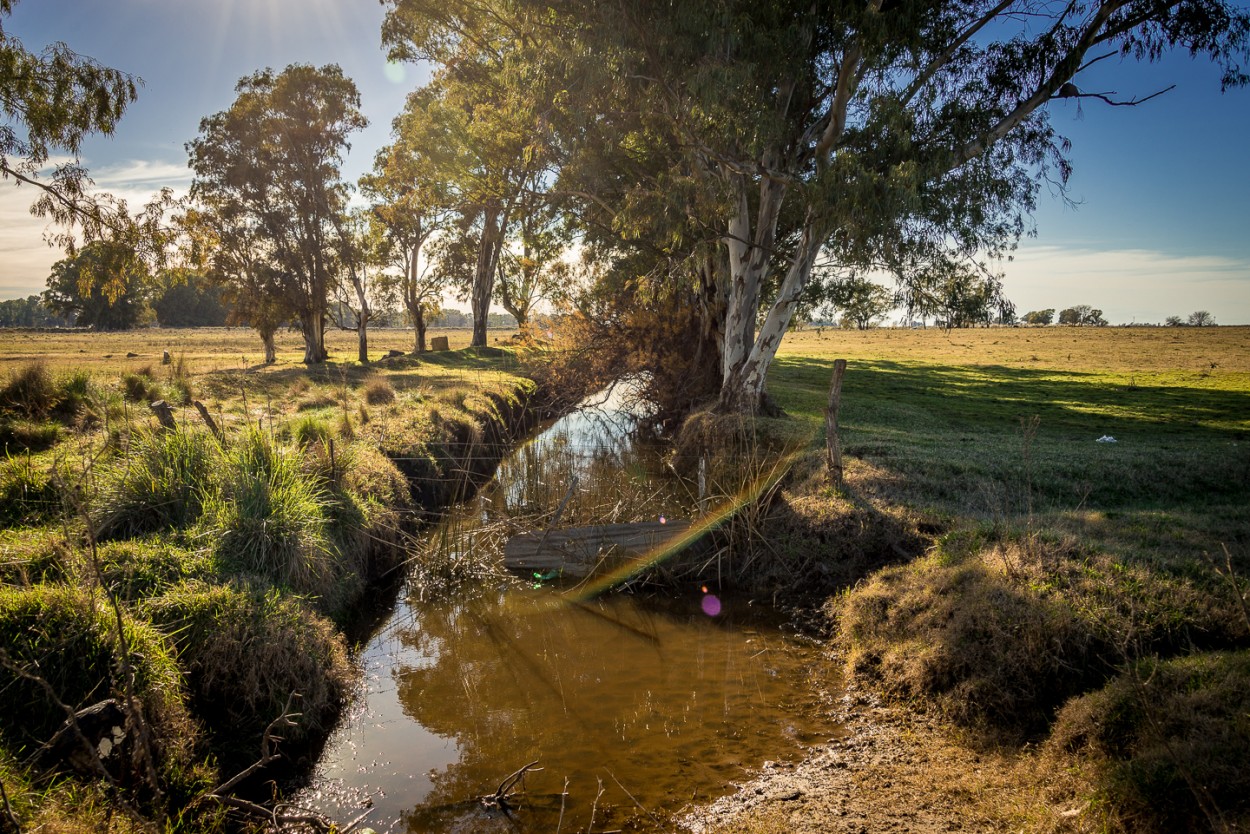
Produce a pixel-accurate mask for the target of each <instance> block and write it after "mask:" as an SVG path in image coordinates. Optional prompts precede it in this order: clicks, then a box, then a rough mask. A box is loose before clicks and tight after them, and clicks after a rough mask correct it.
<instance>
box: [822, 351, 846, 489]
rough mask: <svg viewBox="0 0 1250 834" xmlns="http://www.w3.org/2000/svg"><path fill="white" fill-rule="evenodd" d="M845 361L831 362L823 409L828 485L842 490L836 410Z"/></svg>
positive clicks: (839, 402) (840, 450) (838, 405)
mask: <svg viewBox="0 0 1250 834" xmlns="http://www.w3.org/2000/svg"><path fill="white" fill-rule="evenodd" d="M844 373H846V360H845V359H835V360H834V361H833V382H832V383H831V384H830V386H829V407H828V408H826V409H825V445H826V447H827V449H828V452H829V483H830V485H831V486H833V488H834V489H841V488H842V442H841V441H840V440H839V439H838V409H840V408H841V407H842V375H843V374H844Z"/></svg>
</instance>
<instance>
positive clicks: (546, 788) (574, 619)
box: [393, 591, 829, 832]
mask: <svg viewBox="0 0 1250 834" xmlns="http://www.w3.org/2000/svg"><path fill="white" fill-rule="evenodd" d="M683 608H684V609H685V610H684V611H665V612H660V611H657V610H655V609H648V608H647V607H645V606H643V605H641V604H639V603H637V602H636V601H634V600H632V599H629V598H609V599H603V600H596V601H592V602H589V603H575V602H569V601H566V600H564V599H563V598H561V597H559V596H557V595H554V594H551V593H550V592H544V591H529V592H517V591H510V592H508V593H507V594H500V595H497V596H496V595H490V596H480V597H477V598H475V599H471V600H463V601H460V602H458V603H454V604H444V605H434V606H431V607H430V608H428V609H427V610H425V611H423V612H422V616H421V623H420V628H419V630H414V631H412V632H411V633H409V634H406V635H403V636H402V637H401V639H403V640H405V641H411V643H410V646H411V647H412V648H414V649H418V650H419V651H420V653H421V654H422V655H425V656H436V657H437V660H435V661H434V662H433V663H431V664H429V665H422V666H415V667H409V666H403V665H401V666H398V667H396V668H395V670H394V673H393V674H394V678H395V681H396V684H397V694H398V699H399V702H400V703H401V704H402V706H403V709H404V712H405V713H406V714H407V715H409V716H410V717H411V718H412V719H413V720H414V721H415V722H416V723H418V724H420V725H421V726H423V727H425V728H427V729H429V730H430V731H432V732H434V733H437V734H438V735H442V736H446V737H449V738H454V739H455V741H456V745H457V748H458V751H459V755H460V758H459V760H458V761H457V762H455V763H453V764H451V765H449V766H447V767H445V768H444V769H442V770H440V771H438V772H436V773H434V774H431V781H432V788H431V790H430V792H429V793H428V794H427V795H426V796H425V797H424V800H423V802H422V804H421V805H420V806H418V807H416V808H414V809H412V810H411V811H409V812H408V813H406V814H405V818H406V821H407V825H408V830H409V831H413V832H417V831H450V830H458V827H459V826H469V827H470V828H472V829H473V830H485V829H483V826H488V816H487V815H486V814H485V812H484V811H483V810H481V809H480V808H478V807H474V806H473V805H471V804H466V803H465V802H464V800H466V799H468V798H471V797H474V796H477V795H481V794H484V793H490V792H491V791H493V790H494V788H495V786H496V785H497V783H498V782H499V781H501V780H502V779H503V778H504V777H505V776H506V775H507V774H509V773H511V772H512V771H514V770H516V769H517V768H519V767H521V766H522V765H523V764H525V763H526V762H529V761H533V760H535V759H538V760H539V762H540V764H541V766H542V767H543V768H544V769H543V770H542V771H540V772H531V773H530V774H528V775H527V776H526V789H527V790H526V799H525V801H524V802H523V804H522V808H521V810H520V811H519V812H518V814H517V815H516V817H517V822H519V823H520V824H521V826H522V828H523V829H524V830H532V831H554V830H555V823H556V820H557V819H558V817H559V813H560V804H561V796H560V794H561V793H562V791H563V789H564V785H565V780H566V779H567V780H568V791H569V794H568V797H567V798H566V800H565V803H566V807H565V822H566V824H568V825H569V828H568V829H567V830H570V831H575V830H577V829H578V828H582V829H584V828H585V827H586V825H587V823H588V822H589V817H590V811H591V808H592V804H593V803H594V800H595V797H596V794H597V791H598V785H599V784H600V782H601V783H602V785H603V787H604V793H603V796H602V797H601V798H600V799H599V802H598V808H597V816H596V820H597V823H598V824H604V825H607V826H608V827H609V828H613V827H618V826H619V825H621V824H624V823H625V822H627V821H630V822H632V823H634V824H635V825H638V824H643V825H642V827H644V828H645V827H646V826H645V823H646V822H647V821H648V820H649V815H648V814H647V813H645V812H644V811H643V810H641V809H640V807H639V806H641V808H644V809H646V810H647V811H650V812H653V813H654V814H655V815H656V816H657V817H659V816H662V815H663V814H664V813H665V812H668V811H672V810H674V809H675V808H677V807H678V806H680V805H681V804H682V803H683V802H687V801H689V800H690V799H691V798H692V797H693V796H702V797H705V798H706V797H708V796H711V795H716V794H718V793H720V792H723V791H724V790H725V789H726V787H727V785H729V783H731V782H732V781H733V780H735V779H739V778H741V777H742V776H743V774H744V773H745V768H749V767H752V766H759V764H761V763H762V762H763V761H764V760H765V759H769V758H778V757H779V756H783V755H785V754H787V753H789V752H793V750H794V749H795V747H796V745H799V744H802V743H803V742H806V741H810V740H812V739H813V738H816V737H821V736H820V735H819V734H821V733H825V734H827V733H828V732H829V728H828V727H822V726H821V725H820V724H819V722H818V718H817V715H818V713H819V710H818V709H817V708H816V705H814V704H812V703H805V702H803V701H802V697H803V696H798V695H796V694H795V693H796V692H801V691H803V687H798V686H796V683H798V682H800V681H801V680H802V676H804V675H807V674H823V673H824V672H825V671H827V670H818V668H817V667H818V666H819V665H820V662H819V660H818V659H817V658H816V657H814V656H813V654H812V652H811V651H810V650H809V649H805V648H803V647H800V646H798V645H796V644H793V643H789V642H787V641H784V640H782V639H781V638H780V637H779V636H776V635H775V634H766V633H765V632H745V631H741V630H739V629H736V628H733V627H729V626H726V625H725V624H724V623H723V622H716V621H712V620H711V619H710V618H708V617H706V616H705V615H703V614H702V613H701V610H700V608H699V606H698V601H697V600H694V601H689V602H688V603H687V604H686V605H685V606H683ZM631 795H632V797H631ZM495 823H496V824H498V825H501V826H506V827H511V823H508V822H507V821H505V820H502V819H499V820H496V821H495ZM465 830H469V829H468V828H466V829H465Z"/></svg>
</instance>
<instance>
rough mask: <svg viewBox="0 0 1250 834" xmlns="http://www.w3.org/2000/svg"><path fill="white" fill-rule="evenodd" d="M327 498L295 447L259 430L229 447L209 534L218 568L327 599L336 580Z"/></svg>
mask: <svg viewBox="0 0 1250 834" xmlns="http://www.w3.org/2000/svg"><path fill="white" fill-rule="evenodd" d="M329 500H330V499H329V496H328V494H327V492H326V490H325V489H324V488H323V487H322V486H321V485H320V484H318V483H317V479H316V478H315V477H313V476H310V475H309V474H308V473H306V472H305V471H304V470H303V469H302V467H301V457H300V455H299V454H298V453H297V452H296V451H294V450H286V449H281V448H279V447H277V446H276V445H275V444H274V442H273V440H272V439H271V438H270V437H269V436H267V435H266V434H264V433H262V432H259V431H252V432H249V433H248V434H247V435H245V436H244V437H242V438H241V439H239V440H238V441H237V442H236V444H235V445H234V447H233V448H231V449H230V450H229V453H228V454H227V456H226V460H225V463H224V473H223V481H222V486H221V491H220V493H219V494H218V495H217V496H215V497H214V498H213V500H212V508H211V512H210V513H209V514H208V518H209V521H208V533H209V536H210V537H211V539H212V540H213V541H214V542H216V549H217V554H218V557H219V558H220V559H221V561H222V563H223V564H224V565H226V566H228V567H229V569H231V570H235V571H238V572H241V573H249V574H255V575H258V576H264V577H267V578H269V579H271V580H272V581H274V582H276V583H278V584H281V585H285V586H288V587H290V588H292V589H293V590H295V591H296V592H297V593H301V594H311V595H313V596H318V597H320V596H326V595H328V594H329V593H330V592H331V591H332V590H333V584H334V580H335V578H336V570H335V559H334V557H335V554H334V548H333V543H332V541H331V540H330V536H329V533H330V530H329V519H328V517H327V512H326V511H327V507H328V504H329Z"/></svg>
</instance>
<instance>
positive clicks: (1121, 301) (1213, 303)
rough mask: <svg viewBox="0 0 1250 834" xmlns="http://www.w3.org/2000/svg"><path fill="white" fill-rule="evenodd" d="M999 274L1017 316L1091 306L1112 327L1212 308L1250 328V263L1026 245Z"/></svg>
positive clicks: (1145, 251)
mask: <svg viewBox="0 0 1250 834" xmlns="http://www.w3.org/2000/svg"><path fill="white" fill-rule="evenodd" d="M1002 269H1003V272H1004V273H1005V275H1006V278H1005V281H1004V286H1005V289H1006V291H1007V296H1008V298H1011V299H1012V300H1013V301H1014V302H1015V303H1016V308H1017V310H1018V311H1020V312H1025V311H1028V310H1037V309H1044V308H1047V307H1054V308H1056V309H1062V308H1064V307H1071V306H1073V305H1075V304H1089V305H1091V306H1094V307H1098V308H1100V309H1102V310H1103V312H1104V315H1105V316H1106V317H1107V319H1108V320H1109V321H1111V322H1114V323H1121V322H1132V321H1137V322H1161V321H1163V320H1164V319H1166V318H1167V317H1168V316H1171V315H1180V316H1184V315H1188V314H1189V313H1191V312H1193V311H1194V310H1210V311H1211V312H1212V313H1213V314H1214V315H1215V318H1216V320H1217V321H1218V322H1220V323H1221V324H1245V323H1250V260H1243V259H1238V258H1232V257H1226V256H1220V255H1187V254H1173V253H1168V252H1162V251H1155V250H1149V249H1119V250H1096V249H1065V248H1061V247H1058V246H1053V245H1036V246H1028V245H1025V246H1022V247H1021V248H1020V250H1019V251H1018V252H1017V253H1016V257H1015V259H1014V260H1013V261H1012V262H1010V263H1004V264H1003V265H1002Z"/></svg>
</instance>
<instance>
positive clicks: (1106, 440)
mask: <svg viewBox="0 0 1250 834" xmlns="http://www.w3.org/2000/svg"><path fill="white" fill-rule="evenodd" d="M1094 442H1095V443H1115V442H1116V439H1115V438H1114V437H1112V436H1111V435H1109V434H1104V435H1103V436H1102V437H1100V438H1098V439H1097V440H1095V441H1094Z"/></svg>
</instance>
